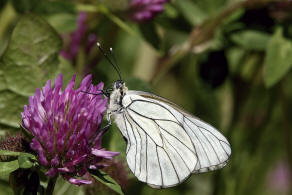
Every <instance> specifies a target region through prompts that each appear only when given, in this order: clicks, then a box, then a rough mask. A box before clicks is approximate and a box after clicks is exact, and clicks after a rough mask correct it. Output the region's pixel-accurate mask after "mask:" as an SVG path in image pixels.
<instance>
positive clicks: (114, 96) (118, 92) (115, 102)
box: [107, 80, 128, 114]
mask: <svg viewBox="0 0 292 195" xmlns="http://www.w3.org/2000/svg"><path fill="white" fill-rule="evenodd" d="M127 91H128V88H127V87H126V85H125V83H124V82H123V81H121V80H119V81H116V82H114V83H113V91H112V93H111V95H110V99H109V104H108V109H107V112H108V114H114V113H117V112H121V111H122V109H123V105H122V101H123V97H124V96H125V95H126V94H127Z"/></svg>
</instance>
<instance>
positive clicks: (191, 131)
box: [185, 117, 211, 165]
mask: <svg viewBox="0 0 292 195" xmlns="http://www.w3.org/2000/svg"><path fill="white" fill-rule="evenodd" d="M186 119H188V118H187V117H186ZM188 120H189V121H191V120H190V119H188ZM185 124H186V125H187V126H188V127H189V128H190V126H189V125H188V124H187V123H185ZM195 126H196V127H197V128H198V126H197V125H195ZM198 129H199V128H198ZM190 130H191V132H192V133H193V134H194V135H195V136H196V138H197V139H198V140H199V143H200V145H201V147H202V148H203V150H204V153H205V155H206V157H207V159H208V161H209V163H210V164H211V161H210V159H209V156H208V154H207V152H206V150H205V147H204V146H203V144H202V142H201V140H200V139H199V138H198V136H197V135H196V134H195V133H194V132H193V130H192V128H190ZM200 165H202V164H201V163H200Z"/></svg>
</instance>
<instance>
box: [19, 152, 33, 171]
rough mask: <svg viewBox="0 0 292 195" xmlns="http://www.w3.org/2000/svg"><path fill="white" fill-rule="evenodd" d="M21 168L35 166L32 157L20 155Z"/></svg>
mask: <svg viewBox="0 0 292 195" xmlns="http://www.w3.org/2000/svg"><path fill="white" fill-rule="evenodd" d="M18 164H19V168H23V169H28V168H31V167H33V166H34V162H32V161H31V159H30V157H28V156H26V155H20V156H19V157H18Z"/></svg>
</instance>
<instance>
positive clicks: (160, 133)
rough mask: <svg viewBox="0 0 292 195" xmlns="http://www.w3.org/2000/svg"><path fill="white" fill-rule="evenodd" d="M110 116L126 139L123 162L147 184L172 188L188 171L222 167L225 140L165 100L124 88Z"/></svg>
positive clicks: (225, 157) (227, 146) (226, 147)
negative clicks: (119, 104)
mask: <svg viewBox="0 0 292 195" xmlns="http://www.w3.org/2000/svg"><path fill="white" fill-rule="evenodd" d="M122 104H123V106H124V108H125V110H124V112H122V113H121V114H117V115H116V116H115V117H116V118H115V119H116V123H117V125H118V127H119V129H120V130H121V132H122V134H123V136H124V137H125V138H126V139H127V141H128V145H127V162H128V165H129V168H130V169H131V171H132V172H133V173H134V175H135V176H136V177H137V178H138V179H139V180H140V181H142V182H145V183H147V184H149V185H150V186H151V187H157V188H161V187H162V188H165V187H171V186H175V185H177V184H179V183H181V182H183V181H184V180H185V179H187V178H188V177H189V176H190V174H191V173H197V172H206V171H210V170H215V169H219V168H222V167H224V166H225V165H226V163H227V161H228V158H229V156H230V155H231V148H230V144H229V143H228V141H227V140H226V138H225V137H224V136H223V135H222V134H221V133H220V132H218V131H217V130H216V129H215V128H214V127H212V126H211V125H209V124H207V123H205V122H203V121H201V120H199V119H197V118H195V117H194V116H192V115H190V114H188V113H187V112H185V111H183V110H182V109H180V108H178V107H177V106H176V105H175V104H173V103H171V102H169V101H168V100H166V99H164V98H161V97H158V96H155V95H153V94H150V93H146V92H141V91H128V94H127V95H126V96H124V98H123V102H122Z"/></svg>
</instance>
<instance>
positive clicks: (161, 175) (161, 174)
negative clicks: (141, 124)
mask: <svg viewBox="0 0 292 195" xmlns="http://www.w3.org/2000/svg"><path fill="white" fill-rule="evenodd" d="M155 150H156V156H157V159H158V165H159V169H160V177H161V184H162V186H163V183H164V182H163V173H162V169H161V164H160V160H159V155H158V152H157V145H156V147H155Z"/></svg>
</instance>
